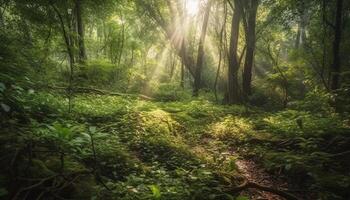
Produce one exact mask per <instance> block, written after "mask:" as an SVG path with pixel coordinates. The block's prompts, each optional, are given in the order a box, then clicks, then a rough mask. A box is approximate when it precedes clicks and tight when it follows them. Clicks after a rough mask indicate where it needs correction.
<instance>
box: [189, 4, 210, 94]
mask: <svg viewBox="0 0 350 200" xmlns="http://www.w3.org/2000/svg"><path fill="white" fill-rule="evenodd" d="M211 4H212V1H211V0H209V2H208V5H207V7H206V11H205V14H204V21H203V25H202V31H201V36H200V39H199V45H198V55H197V65H196V72H195V77H194V86H193V95H194V96H198V91H199V89H200V87H201V80H202V79H201V76H202V69H203V61H204V60H203V59H204V42H205V36H206V34H207V27H208V21H209V13H210V8H211Z"/></svg>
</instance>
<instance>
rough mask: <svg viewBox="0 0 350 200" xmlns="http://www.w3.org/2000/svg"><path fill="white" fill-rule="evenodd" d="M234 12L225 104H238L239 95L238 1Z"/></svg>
mask: <svg viewBox="0 0 350 200" xmlns="http://www.w3.org/2000/svg"><path fill="white" fill-rule="evenodd" d="M234 3H235V10H234V13H233V16H232V23H231V38H230V48H229V56H228V63H229V66H228V73H227V75H228V77H227V80H228V87H227V89H228V91H227V98H228V99H227V103H228V104H234V103H239V102H240V101H241V100H240V95H239V86H238V69H239V63H238V57H237V47H238V37H239V22H240V20H241V17H242V16H241V15H242V13H241V9H239V8H238V6H241V5H240V2H239V0H235V1H234Z"/></svg>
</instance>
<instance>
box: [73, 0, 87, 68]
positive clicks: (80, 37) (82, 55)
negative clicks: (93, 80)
mask: <svg viewBox="0 0 350 200" xmlns="http://www.w3.org/2000/svg"><path fill="white" fill-rule="evenodd" d="M75 9H76V20H77V29H78V46H79V62H80V63H84V62H85V60H86V58H87V57H86V50H85V42H84V26H83V20H82V8H81V0H76V1H75Z"/></svg>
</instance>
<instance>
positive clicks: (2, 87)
mask: <svg viewBox="0 0 350 200" xmlns="http://www.w3.org/2000/svg"><path fill="white" fill-rule="evenodd" d="M5 89H6V86H5V84H3V83H1V82H0V92H3V91H4V90H5Z"/></svg>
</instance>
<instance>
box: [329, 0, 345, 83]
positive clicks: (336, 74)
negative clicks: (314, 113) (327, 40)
mask: <svg viewBox="0 0 350 200" xmlns="http://www.w3.org/2000/svg"><path fill="white" fill-rule="evenodd" d="M342 11H343V0H337V3H336V11H335V12H336V17H335V25H334V40H333V64H332V67H331V73H332V77H331V81H332V82H331V89H332V90H337V89H339V87H340V85H339V79H340V69H341V59H340V56H339V51H340V43H341V36H342V26H343V23H342V17H343V13H342Z"/></svg>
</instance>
